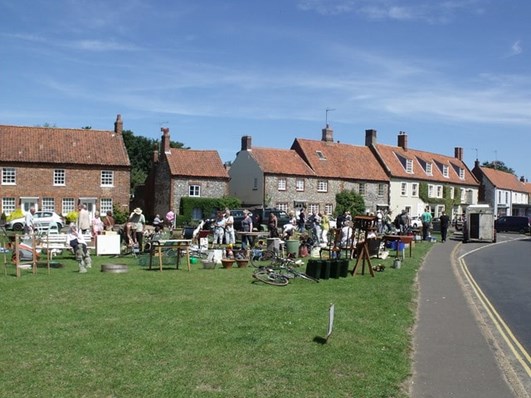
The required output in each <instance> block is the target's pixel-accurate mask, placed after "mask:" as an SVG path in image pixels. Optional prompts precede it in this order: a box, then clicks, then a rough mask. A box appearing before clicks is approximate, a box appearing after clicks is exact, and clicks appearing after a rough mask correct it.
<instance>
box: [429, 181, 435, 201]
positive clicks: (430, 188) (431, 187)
mask: <svg viewBox="0 0 531 398" xmlns="http://www.w3.org/2000/svg"><path fill="white" fill-rule="evenodd" d="M434 190H435V185H433V184H428V198H434V197H435V195H434V194H433V192H434Z"/></svg>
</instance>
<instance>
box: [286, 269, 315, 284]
mask: <svg viewBox="0 0 531 398" xmlns="http://www.w3.org/2000/svg"><path fill="white" fill-rule="evenodd" d="M287 273H288V274H291V275H292V278H293V277H295V278H301V279H305V280H307V281H310V282H315V283H319V279H316V278H313V277H311V276H310V275H307V274H305V273H304V272H299V271H296V270H294V269H293V268H290V269H289V270H288V271H287Z"/></svg>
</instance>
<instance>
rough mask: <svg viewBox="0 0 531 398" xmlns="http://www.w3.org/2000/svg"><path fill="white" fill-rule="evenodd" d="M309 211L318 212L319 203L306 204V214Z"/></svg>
mask: <svg viewBox="0 0 531 398" xmlns="http://www.w3.org/2000/svg"><path fill="white" fill-rule="evenodd" d="M310 213H315V214H317V213H319V203H310V204H309V205H308V214H310Z"/></svg>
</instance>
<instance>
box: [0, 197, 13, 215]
mask: <svg viewBox="0 0 531 398" xmlns="http://www.w3.org/2000/svg"><path fill="white" fill-rule="evenodd" d="M15 209H16V207H15V198H2V212H3V213H4V214H5V215H6V216H9V215H10V214H11V213H13V212H14V211H15Z"/></svg>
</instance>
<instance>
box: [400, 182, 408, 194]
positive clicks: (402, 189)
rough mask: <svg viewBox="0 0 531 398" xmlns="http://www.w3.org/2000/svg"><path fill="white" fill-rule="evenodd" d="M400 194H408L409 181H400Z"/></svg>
mask: <svg viewBox="0 0 531 398" xmlns="http://www.w3.org/2000/svg"><path fill="white" fill-rule="evenodd" d="M400 196H407V182H401V183H400Z"/></svg>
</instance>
